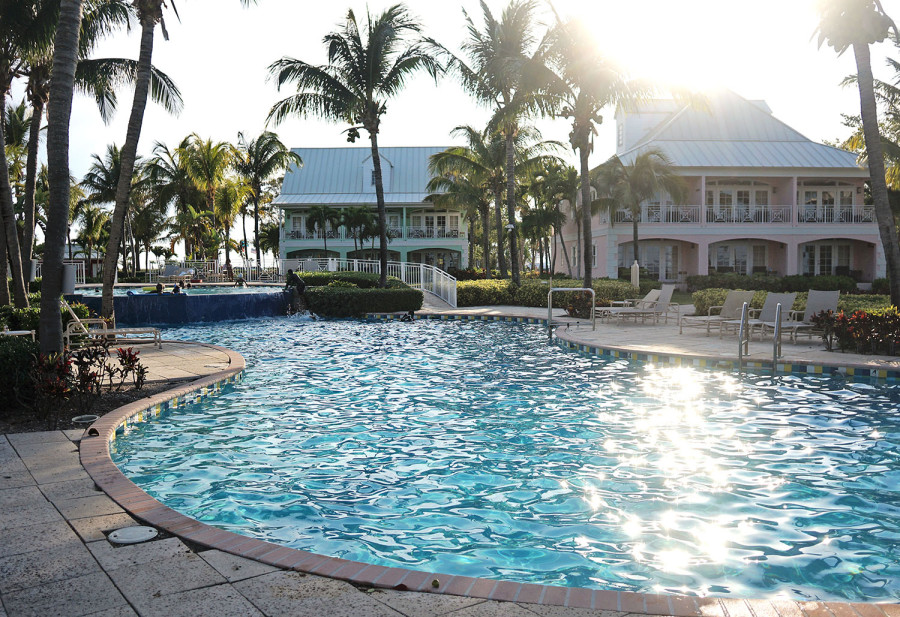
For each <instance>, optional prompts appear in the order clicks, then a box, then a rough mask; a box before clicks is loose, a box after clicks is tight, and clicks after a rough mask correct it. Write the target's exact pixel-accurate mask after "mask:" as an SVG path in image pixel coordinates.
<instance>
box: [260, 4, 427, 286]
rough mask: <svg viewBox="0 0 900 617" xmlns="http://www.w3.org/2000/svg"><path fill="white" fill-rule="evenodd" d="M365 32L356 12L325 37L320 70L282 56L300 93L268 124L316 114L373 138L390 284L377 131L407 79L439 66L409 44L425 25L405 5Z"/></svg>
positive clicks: (286, 77) (280, 78)
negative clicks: (325, 54) (325, 50)
mask: <svg viewBox="0 0 900 617" xmlns="http://www.w3.org/2000/svg"><path fill="white" fill-rule="evenodd" d="M366 21H367V23H366V28H365V32H364V33H362V32H360V28H359V25H358V24H357V21H356V16H355V15H354V13H353V11H349V12H348V13H347V19H346V21H345V23H344V26H343V28H342V29H341V30H340V31H339V32H332V33H330V34H328V35H326V37H325V40H324V43H325V45H326V46H327V48H328V64H326V65H322V66H315V65H312V64H308V63H306V62H303V61H302V60H296V59H293V58H282V59H281V60H278V61H277V62H275V63H274V64H272V65H271V66H270V67H269V74H270V75H271V76H272V77H273V78H275V80H276V82H277V84H278V88H279V89H280V88H281V86H283V85H284V84H286V83H294V84H296V86H297V94H294V95H293V96H290V97H288V98H286V99H283V100H281V101H279V102H278V103H276V104H275V106H274V107H272V110H271V111H270V112H269V120H270V121H274V122H275V123H276V124H277V123H280V122H281V121H282V120H284V119H285V118H286V117H287V116H289V115H299V116H301V117H308V116H315V117H320V118H325V119H327V120H331V121H333V122H347V123H349V124H350V125H351V127H350V129H349V130H348V140H349V141H351V142H353V141H355V140H356V138H358V137H359V129H360V128H363V129H365V130H366V132H367V133H368V134H369V141H370V142H371V148H372V165H373V173H374V176H375V178H374V179H375V197H376V201H377V203H378V225H379V232H380V240H381V245H380V258H381V279H380V283H379V285H380V286H381V287H386V286H387V261H388V237H387V211H386V208H385V205H384V184H383V182H382V175H381V157H380V156H379V155H378V132H379V130H380V126H381V116H382V115H384V113H385V111H387V101H388V100H389V99H391V98H393V97H395V96H397V95H398V94H399V93H400V91H401V90H402V89H403V86H404V85H405V83H406V81H407V79H409V78H410V77H411V76H412V75H413V74H414V73H415V72H417V71H419V70H426V71H427V72H428V73H429V74H431V75H432V76H433V77H436V76H437V74H438V72H439V70H440V67H439V65H438V62H437V60H436V59H435V58H434V56H432V55H431V54H430V53H429V52H428V50H427V49H426V47H425V46H424V44H423V43H421V42H413V43H408V42H407V40H406V39H407V37H408V36H414V35H418V33H419V32H420V31H421V26H420V24H419V23H418V22H416V21H415V20H414V19H413V18H412V17H410V15H409V13H408V12H407V10H406V7H404V6H403V5H402V4H398V5H394V6H392V7H390V8H388V9H387V10H385V11H384V12H383V13H382V14H381V15H379V16H378V17H377V18H375V19H374V20H373V19H372V16H371V15H369V14H367V15H366Z"/></svg>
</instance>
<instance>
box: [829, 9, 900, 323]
mask: <svg viewBox="0 0 900 617" xmlns="http://www.w3.org/2000/svg"><path fill="white" fill-rule="evenodd" d="M818 10H819V27H818V30H817V32H818V35H819V36H818V39H819V46H820V47H821V45H822V43H824V42H827V43H828V45H830V46H831V47H833V48H834V50H835V51H836V52H837V53H838V55H841V54H843V53H844V52H845V51H847V50H848V49H850V48H851V47H852V48H853V56H854V59H855V60H856V81H857V85H858V87H859V100H860V115H861V118H862V125H863V134H864V135H865V142H866V159H867V160H868V163H869V181H870V183H871V189H872V200H873V202H874V205H875V218H876V219H877V221H878V233H879V235H880V236H881V245H882V247H883V248H884V256H885V261H886V262H887V274H888V281H889V283H890V288H891V303H892V304H894V305H895V306H900V244H898V234H897V227H896V224H895V222H894V215H893V213H892V212H891V206H890V201H889V199H888V191H887V183H886V182H885V173H884V153H883V149H882V145H881V135H880V133H879V128H878V107H877V104H876V101H875V91H874V77H873V75H872V62H871V56H870V52H869V46H870V45H872V44H875V43H879V42H881V41H883V40H884V39H886V38H887V37H888V36H889V35H890V31H891V30H894V32H895V33H897V27H896V26H895V25H894V22H893V21H892V20H891V18H890V17H888V16H887V15H886V14H885V12H884V9H883V8H882V6H881V2H880V0H820V2H819V5H818Z"/></svg>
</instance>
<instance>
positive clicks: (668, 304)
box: [600, 285, 678, 323]
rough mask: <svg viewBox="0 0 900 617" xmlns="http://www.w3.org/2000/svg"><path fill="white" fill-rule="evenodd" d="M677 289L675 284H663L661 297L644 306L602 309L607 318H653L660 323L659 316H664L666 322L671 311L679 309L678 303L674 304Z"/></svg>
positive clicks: (643, 319) (642, 320)
mask: <svg viewBox="0 0 900 617" xmlns="http://www.w3.org/2000/svg"><path fill="white" fill-rule="evenodd" d="M674 291H675V285H663V286H662V289H661V290H660V292H659V298H657V299H656V300H655V301H654V302H650V303H648V304H647V306H643V307H623V308H619V307H612V308H605V309H600V311H601V313H602V316H603V317H606V318H610V317H615V318H616V319H619V320H622V319H628V318H634V320H635V321H637V318H638V317H640V318H641V322H644V321H645V320H646V319H647V318H653V321H654V323H659V318H660V317H664V318H665V322H666V323H668V322H669V313H670V312H672V311H675V312H677V311H678V305H677V304H674V305H673V304H672V294H673V293H674Z"/></svg>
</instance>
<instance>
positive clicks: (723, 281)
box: [687, 273, 857, 293]
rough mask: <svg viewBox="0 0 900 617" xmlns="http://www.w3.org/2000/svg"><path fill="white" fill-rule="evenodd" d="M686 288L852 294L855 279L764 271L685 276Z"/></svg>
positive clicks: (693, 289) (854, 289)
mask: <svg viewBox="0 0 900 617" xmlns="http://www.w3.org/2000/svg"><path fill="white" fill-rule="evenodd" d="M687 286H688V291H698V290H701V289H761V290H763V291H775V292H779V293H784V292H791V291H809V290H810V289H818V290H821V291H835V290H837V291H840V292H843V293H853V292H855V291H856V290H857V287H856V281H855V280H853V279H852V278H851V277H849V276H827V275H823V276H805V275H802V274H794V275H791V276H766V275H764V274H752V275H744V274H731V273H727V274H708V275H696V276H689V277H687Z"/></svg>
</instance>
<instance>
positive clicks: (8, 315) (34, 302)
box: [0, 294, 91, 333]
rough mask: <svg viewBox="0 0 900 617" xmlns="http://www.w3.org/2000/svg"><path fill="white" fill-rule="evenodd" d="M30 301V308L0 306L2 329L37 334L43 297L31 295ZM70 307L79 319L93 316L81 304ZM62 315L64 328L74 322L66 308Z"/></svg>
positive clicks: (0, 327)
mask: <svg viewBox="0 0 900 617" xmlns="http://www.w3.org/2000/svg"><path fill="white" fill-rule="evenodd" d="M28 301H29V303H30V304H31V306H29V307H28V308H15V307H14V306H12V305H10V304H5V305H3V306H0V329H2V328H3V327H4V326H6V327H7V328H9V329H10V330H34V331H35V333H37V332H38V326H39V323H40V319H41V306H40V305H41V295H40V294H29V296H28ZM70 306H71V307H72V312H74V313H75V314H76V315H77V316H78V318H79V319H87V318H88V317H90V316H91V311H90V309H89V308H88V307H87V306H85V305H84V304H81V303H80V302H73V303H71V304H70ZM60 313H61V315H62V321H63V328H65V327H66V324H68V323H69V322H70V321H72V316H71V315H69V311H67V310H66V309H64V308H60Z"/></svg>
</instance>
